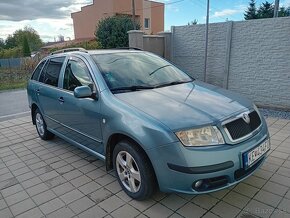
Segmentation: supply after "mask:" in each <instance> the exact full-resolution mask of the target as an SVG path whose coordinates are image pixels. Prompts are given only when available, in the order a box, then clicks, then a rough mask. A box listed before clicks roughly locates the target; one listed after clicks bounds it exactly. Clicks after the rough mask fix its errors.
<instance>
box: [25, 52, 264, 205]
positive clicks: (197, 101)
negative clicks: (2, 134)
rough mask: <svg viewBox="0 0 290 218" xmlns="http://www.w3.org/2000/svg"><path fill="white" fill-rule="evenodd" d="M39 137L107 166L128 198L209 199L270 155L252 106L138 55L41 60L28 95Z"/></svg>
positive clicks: (57, 54)
mask: <svg viewBox="0 0 290 218" xmlns="http://www.w3.org/2000/svg"><path fill="white" fill-rule="evenodd" d="M27 92H28V101H29V106H30V108H31V116H32V122H33V124H34V125H36V130H37V133H38V135H39V137H40V138H41V139H43V140H49V139H52V138H53V137H54V135H56V136H58V137H60V138H62V139H64V140H65V141H68V142H69V143H71V144H73V145H75V146H77V147H79V148H81V149H83V150H85V151H87V152H89V153H90V154H92V155H94V156H95V157H97V158H99V159H101V160H103V161H105V166H106V170H107V171H111V170H114V171H115V173H116V177H117V179H118V182H119V184H120V185H121V187H122V189H123V190H124V191H125V192H126V193H127V194H128V195H129V196H130V197H131V198H133V199H137V200H144V199H147V198H149V197H151V196H152V194H153V193H154V192H155V191H156V190H157V189H159V190H161V191H162V192H179V193H186V194H203V193H209V192H213V191H218V190H221V189H224V188H228V187H230V186H232V185H235V184H237V183H239V182H241V181H242V180H244V179H245V178H247V177H249V176H250V175H252V174H253V173H254V172H255V170H257V169H258V168H259V167H260V166H261V165H262V163H263V162H264V160H265V158H266V156H267V152H268V151H269V150H270V140H269V133H268V128H267V124H266V122H265V119H264V117H263V116H262V114H261V113H260V112H259V110H258V108H257V107H256V106H255V104H253V103H252V102H251V101H249V100H247V99H246V98H244V97H242V96H240V95H238V94H235V93H233V92H230V91H228V90H225V89H222V88H219V87H216V86H213V85H210V84H207V83H204V82H201V81H198V80H195V79H193V78H192V77H191V76H189V75H188V74H186V73H185V72H183V71H182V70H180V69H179V68H178V67H176V66H174V65H173V64H171V63H170V62H168V61H166V60H165V59H163V58H161V57H159V56H157V55H155V54H153V53H150V52H145V51H140V50H136V49H108V50H92V51H86V50H84V49H66V50H61V51H57V52H55V53H52V54H50V55H48V56H47V57H45V58H44V59H43V60H41V61H40V63H39V64H38V66H37V67H36V69H35V70H34V72H33V74H32V77H31V79H30V80H29V82H28V87H27Z"/></svg>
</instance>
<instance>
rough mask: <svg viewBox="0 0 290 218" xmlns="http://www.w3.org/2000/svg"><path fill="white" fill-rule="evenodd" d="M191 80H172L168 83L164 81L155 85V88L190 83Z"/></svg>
mask: <svg viewBox="0 0 290 218" xmlns="http://www.w3.org/2000/svg"><path fill="white" fill-rule="evenodd" d="M192 81H193V80H186V81H174V82H170V83H164V84H160V85H157V86H155V88H162V87H165V86H173V85H178V84H183V83H190V82H192Z"/></svg>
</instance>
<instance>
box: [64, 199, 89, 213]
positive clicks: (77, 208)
mask: <svg viewBox="0 0 290 218" xmlns="http://www.w3.org/2000/svg"><path fill="white" fill-rule="evenodd" d="M94 205H95V203H94V202H93V201H92V200H90V199H89V198H88V197H86V196H85V197H83V198H81V199H78V200H76V201H74V202H73V203H71V204H69V205H68V206H69V208H70V209H71V210H72V211H73V212H74V213H75V214H79V213H81V212H83V211H85V210H87V209H88V208H90V207H92V206H94Z"/></svg>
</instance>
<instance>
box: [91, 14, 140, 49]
mask: <svg viewBox="0 0 290 218" xmlns="http://www.w3.org/2000/svg"><path fill="white" fill-rule="evenodd" d="M133 24H134V23H133V20H132V19H131V17H129V16H119V15H117V16H113V17H107V18H105V19H103V20H101V21H99V23H98V25H97V30H96V33H95V36H96V38H97V41H99V42H100V44H101V46H102V48H117V47H128V46H129V36H128V33H127V32H128V31H129V30H133V29H134V25H133ZM136 29H138V30H139V29H140V24H139V23H136Z"/></svg>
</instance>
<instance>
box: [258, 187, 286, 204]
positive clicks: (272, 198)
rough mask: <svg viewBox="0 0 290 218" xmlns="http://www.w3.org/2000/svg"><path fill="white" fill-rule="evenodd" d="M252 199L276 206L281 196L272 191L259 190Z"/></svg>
mask: <svg viewBox="0 0 290 218" xmlns="http://www.w3.org/2000/svg"><path fill="white" fill-rule="evenodd" d="M254 199H256V200H258V201H260V202H262V203H264V204H268V205H270V206H272V207H277V205H278V204H279V202H280V201H281V199H282V197H281V196H279V195H275V194H273V193H270V192H267V191H263V190H260V191H259V192H258V193H257V195H256V196H255V197H254Z"/></svg>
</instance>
